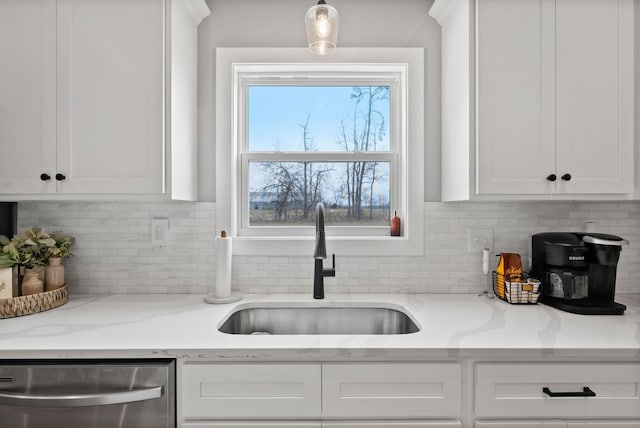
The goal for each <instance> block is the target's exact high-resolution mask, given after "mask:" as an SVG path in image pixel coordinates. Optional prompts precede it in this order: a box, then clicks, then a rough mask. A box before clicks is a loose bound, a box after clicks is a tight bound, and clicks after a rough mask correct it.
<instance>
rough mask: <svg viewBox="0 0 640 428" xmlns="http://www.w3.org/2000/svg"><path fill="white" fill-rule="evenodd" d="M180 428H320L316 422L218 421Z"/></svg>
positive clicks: (184, 424)
mask: <svg viewBox="0 0 640 428" xmlns="http://www.w3.org/2000/svg"><path fill="white" fill-rule="evenodd" d="M180 426H181V427H182V428H321V426H322V425H321V424H320V422H319V421H317V422H286V421H270V422H252V421H248V422H242V421H219V422H186V423H183V424H182V425H180Z"/></svg>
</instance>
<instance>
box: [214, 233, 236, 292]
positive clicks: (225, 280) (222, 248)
mask: <svg viewBox="0 0 640 428" xmlns="http://www.w3.org/2000/svg"><path fill="white" fill-rule="evenodd" d="M232 242H233V241H232V240H231V237H221V236H218V237H216V289H215V293H214V296H215V297H216V298H218V299H226V298H228V297H230V296H231V254H232Z"/></svg>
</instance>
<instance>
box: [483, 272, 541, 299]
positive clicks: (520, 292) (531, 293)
mask: <svg viewBox="0 0 640 428" xmlns="http://www.w3.org/2000/svg"><path fill="white" fill-rule="evenodd" d="M540 286H541V284H540V281H539V280H538V279H536V278H530V277H529V276H528V275H526V274H524V275H523V276H519V277H512V276H505V275H502V274H499V273H497V272H496V271H493V292H494V293H495V295H496V296H498V297H499V298H500V299H502V300H504V301H505V302H509V303H512V304H536V303H538V300H539V299H540V292H541V291H542V290H540Z"/></svg>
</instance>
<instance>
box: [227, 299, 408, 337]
mask: <svg viewBox="0 0 640 428" xmlns="http://www.w3.org/2000/svg"><path fill="white" fill-rule="evenodd" d="M218 330H219V331H221V332H223V333H228V334H256V335H257V334H348V335H353V334H408V333H415V332H417V331H419V330H420V328H419V327H418V326H417V325H416V323H415V322H413V320H412V319H411V317H409V315H407V314H406V313H404V312H402V311H400V310H397V309H393V308H385V307H364V306H362V307H361V306H356V307H353V306H326V307H324V306H323V307H317V306H296V307H277V306H276V307H272V306H268V307H267V306H261V307H249V308H244V309H239V310H237V311H236V312H233V313H232V314H231V315H229V317H227V319H225V320H224V321H223V322H222V324H221V325H220V327H219V328H218Z"/></svg>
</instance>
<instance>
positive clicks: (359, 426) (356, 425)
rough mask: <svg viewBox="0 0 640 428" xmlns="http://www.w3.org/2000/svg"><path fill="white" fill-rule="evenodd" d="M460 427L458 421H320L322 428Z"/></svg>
mask: <svg viewBox="0 0 640 428" xmlns="http://www.w3.org/2000/svg"><path fill="white" fill-rule="evenodd" d="M454 427H455V428H462V425H461V424H460V422H459V421H415V422H410V421H404V422H403V421H383V422H380V421H361V422H350V421H348V422H322V428H454Z"/></svg>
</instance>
